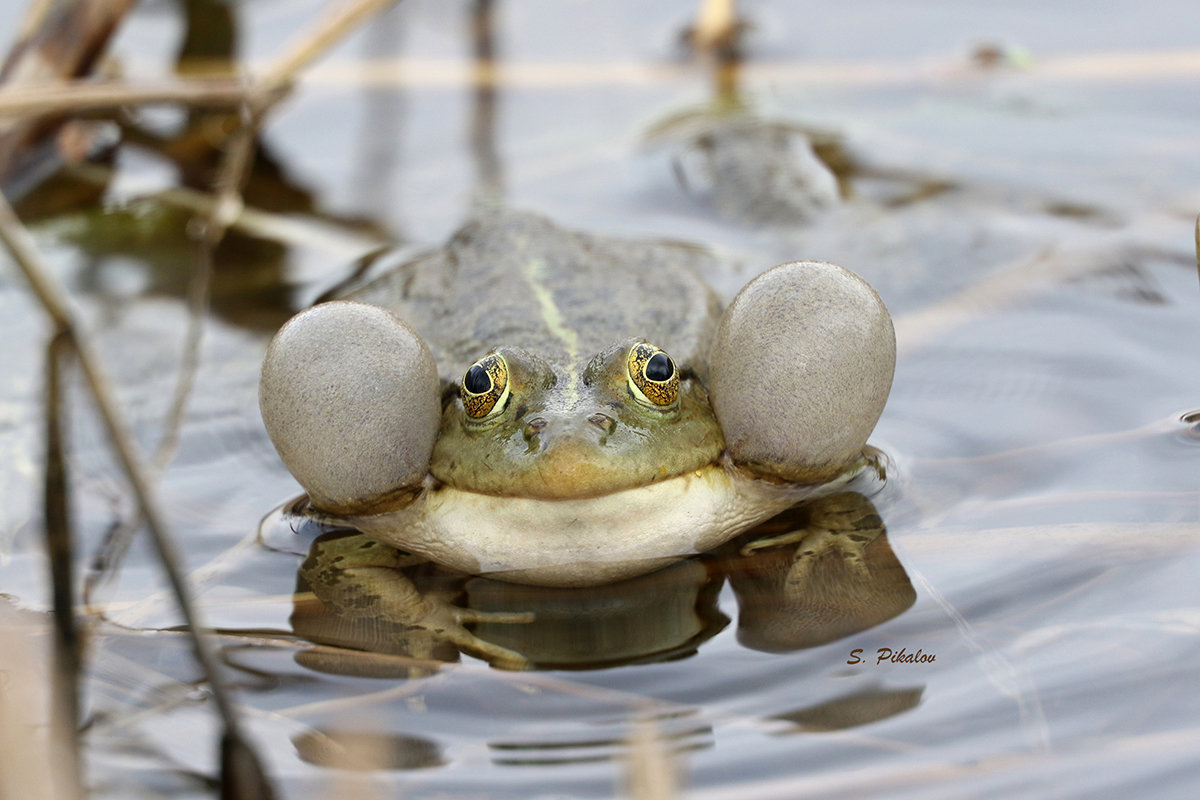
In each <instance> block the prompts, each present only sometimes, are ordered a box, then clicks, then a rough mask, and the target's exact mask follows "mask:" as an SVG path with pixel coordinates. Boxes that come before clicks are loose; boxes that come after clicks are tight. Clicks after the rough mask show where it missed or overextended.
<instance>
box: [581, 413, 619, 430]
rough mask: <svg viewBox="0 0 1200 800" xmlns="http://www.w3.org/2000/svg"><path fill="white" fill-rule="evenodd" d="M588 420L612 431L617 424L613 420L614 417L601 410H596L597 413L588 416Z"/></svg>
mask: <svg viewBox="0 0 1200 800" xmlns="http://www.w3.org/2000/svg"><path fill="white" fill-rule="evenodd" d="M587 420H588V422H590V423H592V424H593V425H595V426H596V427H597V428H600V429H602V430H605V431H608V432H610V433H611V432H612V429H613V428H615V427H616V424H617V423H616V422H614V421H613V418H612V417H610V416H608V415H607V414H601V413H600V412H596V413H595V414H592V415H591V416H590V417H588V418H587Z"/></svg>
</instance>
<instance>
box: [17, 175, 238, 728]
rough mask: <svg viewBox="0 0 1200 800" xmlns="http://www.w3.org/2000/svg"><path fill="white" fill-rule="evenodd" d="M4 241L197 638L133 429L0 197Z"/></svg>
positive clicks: (219, 699) (200, 652) (211, 672)
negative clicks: (73, 363)
mask: <svg viewBox="0 0 1200 800" xmlns="http://www.w3.org/2000/svg"><path fill="white" fill-rule="evenodd" d="M0 241H3V243H4V245H5V246H6V247H7V248H8V251H9V253H10V254H11V256H12V258H13V261H14V262H15V263H16V265H17V267H18V268H19V269H20V271H21V273H22V274H23V275H24V276H25V279H26V280H27V281H28V282H29V285H30V287H31V288H32V289H33V291H34V294H36V295H37V297H38V300H39V301H40V302H41V304H42V307H43V309H45V311H46V313H47V314H49V315H50V317H51V319H52V320H53V322H54V325H55V327H56V328H58V329H59V330H60V331H62V334H63V335H64V336H65V337H66V338H67V339H68V341H69V342H70V344H71V347H72V349H73V350H74V352H75V356H76V358H77V360H78V362H79V367H80V369H81V371H82V372H83V375H84V379H85V380H86V382H87V385H88V388H89V390H90V392H91V394H92V398H93V400H94V401H95V403H96V407H97V409H98V410H99V412H100V417H101V420H102V421H103V423H104V427H105V430H106V431H107V433H108V437H109V440H110V442H111V444H112V446H113V449H115V450H116V452H117V457H118V460H119V461H120V464H121V467H122V470H123V471H124V472H125V476H126V478H127V479H128V480H129V483H130V486H131V487H132V489H133V492H134V496H135V497H136V498H137V501H138V506H139V507H140V509H141V513H142V515H143V517H144V518H145V520H146V527H147V528H149V530H150V534H151V540H152V541H153V543H154V546H155V549H156V550H157V551H158V555H159V558H160V559H161V560H162V562H163V565H164V567H165V569H166V571H167V576H168V580H169V582H170V585H171V589H172V591H173V593H174V594H175V597H176V599H177V600H178V601H179V605H180V611H181V613H182V615H183V617H184V620H185V622H186V624H187V625H188V626H189V627H190V628H191V629H192V630H194V631H196V632H197V634H198V632H199V631H201V630H202V629H203V626H202V625H201V624H200V620H199V619H198V618H197V617H196V612H195V609H194V607H193V603H192V600H191V591H190V589H189V587H188V586H187V583H186V582H185V581H184V580H183V579H182V578H181V576H182V575H183V571H182V567H181V561H180V559H179V556H178V553H177V552H176V550H175V544H174V540H173V537H172V536H171V534H170V531H169V529H168V527H167V524H166V520H165V517H164V516H163V514H162V512H161V511H160V509H159V507H158V501H157V500H156V499H155V497H154V493H153V491H152V490H151V487H150V481H149V479H148V477H147V470H146V467H145V465H144V464H143V463H142V460H141V456H140V455H139V453H138V452H137V448H136V447H135V445H134V443H133V440H132V438H131V436H130V435H129V429H128V427H127V425H126V424H125V422H124V419H123V418H122V416H121V413H120V411H119V409H118V407H117V404H116V401H115V400H114V399H113V393H112V389H111V384H110V382H109V380H108V377H107V376H106V375H105V373H104V371H103V369H102V368H101V366H100V362H99V360H98V359H97V358H96V356H95V355H94V353H93V352H92V349H91V346H90V345H89V344H88V341H89V340H88V339H87V338H86V337H83V336H80V335H79V328H78V327H77V326H76V325H75V321H74V319H73V318H72V316H71V313H70V310H69V309H68V307H67V302H66V297H65V294H64V293H63V291H62V289H61V287H59V285H58V284H57V282H55V280H54V278H53V277H52V273H51V271H50V270H49V268H48V267H47V266H46V264H45V263H44V262H43V261H42V257H41V254H40V253H39V252H38V250H37V247H36V245H35V244H34V242H33V238H32V236H30V234H29V231H28V230H26V229H25V227H24V226H23V225H22V224H21V222H20V220H18V219H17V216H16V214H15V213H13V210H12V207H11V206H10V205H9V204H8V200H7V198H5V197H4V196H3V195H0ZM193 642H194V648H195V653H196V657H197V659H198V660H199V662H200V664H201V666H202V668H203V669H204V672H205V675H206V676H207V678H208V680H209V681H210V682H211V683H212V693H213V700H214V701H215V702H216V705H217V708H218V711H219V713H220V715H221V717H222V721H223V722H224V723H225V725H226V726H227V727H228V728H231V729H233V730H236V729H237V726H236V721H235V718H234V715H233V706H232V703H231V702H230V700H229V697H228V695H226V693H225V691H224V689H223V688H222V687H221V684H220V681H219V680H218V679H217V675H218V673H217V662H216V657H215V655H214V653H213V650H212V648H211V645H210V644H209V643H208V642H207V640H206V639H205V637H203V636H200V635H196V636H195V637H193Z"/></svg>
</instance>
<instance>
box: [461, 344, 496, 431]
mask: <svg viewBox="0 0 1200 800" xmlns="http://www.w3.org/2000/svg"><path fill="white" fill-rule="evenodd" d="M459 395H460V396H461V397H462V403H463V409H464V410H465V411H466V412H467V416H468V417H470V418H471V419H485V418H487V417H489V416H491V415H492V414H495V413H498V412H499V411H502V410H503V409H504V404H505V402H506V401H507V400H508V362H507V361H505V360H504V356H502V355H500V354H499V353H492V354H490V355H486V356H484V357H483V358H481V359H479V360H478V361H476V362H475V363H474V364H472V365H471V368H470V369H468V370H467V372H466V374H465V375H463V379H462V386H461V387H460V389H459Z"/></svg>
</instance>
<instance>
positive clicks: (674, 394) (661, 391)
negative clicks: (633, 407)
mask: <svg viewBox="0 0 1200 800" xmlns="http://www.w3.org/2000/svg"><path fill="white" fill-rule="evenodd" d="M626 365H627V367H628V369H629V387H630V390H631V391H632V392H633V396H634V397H636V398H637V399H639V400H641V401H642V402H644V403H648V404H650V405H653V406H658V407H660V408H662V407H665V406H669V405H671V404H673V403H674V402H675V401H676V400H677V399H679V370H678V369H676V368H675V362H674V361H672V360H671V357H670V356H669V355H667V354H666V353H665V352H664V351H663V350H661V349H659V348H657V347H655V346H654V345H652V344H648V343H646V342H639V343H638V344H635V345H634V346H633V347H631V348H629V357H628V359H627V360H626Z"/></svg>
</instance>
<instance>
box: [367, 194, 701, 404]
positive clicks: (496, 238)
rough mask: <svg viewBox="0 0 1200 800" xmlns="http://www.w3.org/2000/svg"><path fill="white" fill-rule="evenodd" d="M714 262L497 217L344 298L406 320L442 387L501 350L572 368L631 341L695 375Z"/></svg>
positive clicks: (664, 246)
mask: <svg viewBox="0 0 1200 800" xmlns="http://www.w3.org/2000/svg"><path fill="white" fill-rule="evenodd" d="M712 258H713V257H712V256H711V255H710V254H708V253H707V252H705V251H704V250H702V249H700V248H695V247H689V246H686V245H681V244H675V243H665V242H664V243H645V242H634V241H624V240H619V239H609V238H604V237H599V236H592V235H589V234H584V233H577V232H574V231H568V230H564V229H562V228H559V227H558V226H556V225H554V224H553V223H551V222H550V221H549V220H547V219H545V218H544V217H541V216H539V215H536V214H532V213H528V212H519V211H494V212H489V213H487V214H485V215H482V216H480V217H478V218H476V219H475V220H474V221H472V222H470V223H468V224H467V225H466V226H464V227H463V228H462V229H460V230H459V231H458V233H457V234H456V235H455V236H454V237H453V238H452V239H451V240H450V242H449V243H448V244H447V245H446V246H445V247H443V248H441V249H439V250H436V251H432V252H430V253H427V254H425V255H422V256H419V257H417V258H415V259H413V260H410V261H408V262H407V263H403V264H401V265H399V266H397V267H395V268H391V269H388V271H387V272H386V273H385V274H383V275H382V276H381V277H379V278H377V279H375V280H373V281H371V282H370V283H368V284H366V285H364V286H362V287H361V288H359V289H357V290H355V291H353V292H351V293H350V294H349V295H348V299H353V300H359V301H361V302H366V303H372V304H374V305H378V306H382V307H384V308H387V309H388V310H390V311H392V312H394V313H395V314H397V315H398V316H400V317H401V318H402V319H404V320H405V321H406V322H408V323H409V324H410V325H412V326H413V327H414V328H415V329H416V330H417V332H418V333H420V335H421V336H422V338H424V339H425V341H426V342H427V343H428V345H429V347H430V349H431V350H432V352H433V355H434V357H435V359H436V360H437V364H438V370H439V373H440V374H441V376H442V378H443V379H444V380H448V381H457V380H458V379H459V378H460V377H461V376H462V374H463V372H464V371H465V370H466V369H467V368H468V367H469V366H470V365H471V364H472V363H473V362H474V361H475V360H476V359H478V358H479V357H480V356H482V355H484V354H485V353H486V352H488V351H489V350H491V349H492V348H493V347H497V346H500V345H508V346H513V347H519V348H523V349H525V350H528V351H530V352H532V353H537V354H538V355H539V356H541V357H542V358H544V359H545V360H546V361H548V362H550V363H551V364H554V365H556V366H558V367H562V368H564V369H578V368H579V367H580V365H581V364H584V363H586V362H587V361H588V360H589V359H591V358H592V356H594V355H595V354H597V353H599V352H601V351H602V350H604V349H605V348H608V347H610V346H611V345H613V344H614V343H616V342H619V341H622V340H624V339H628V338H631V337H640V338H643V339H646V340H648V341H650V342H653V343H654V344H656V345H658V346H659V347H661V348H663V349H664V350H666V351H667V352H668V353H670V354H671V355H672V357H674V358H675V359H676V360H677V361H678V362H679V363H680V364H681V365H683V366H687V367H690V368H692V369H693V371H695V372H696V373H697V374H698V375H700V376H701V377H703V376H704V375H705V374H706V371H707V363H706V359H707V355H708V349H709V346H710V343H711V338H712V336H713V333H714V331H715V329H716V323H717V320H718V318H719V315H720V311H721V305H720V302H719V300H718V299H717V297H716V296H715V294H714V293H713V292H712V290H711V289H709V288H708V286H707V285H706V284H705V283H704V281H703V280H702V279H701V278H700V276H699V274H698V273H697V272H696V269H697V268H699V267H700V266H701V265H702V264H703V263H704V262H706V261H707V262H710V261H711V260H712Z"/></svg>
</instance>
